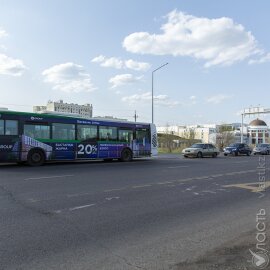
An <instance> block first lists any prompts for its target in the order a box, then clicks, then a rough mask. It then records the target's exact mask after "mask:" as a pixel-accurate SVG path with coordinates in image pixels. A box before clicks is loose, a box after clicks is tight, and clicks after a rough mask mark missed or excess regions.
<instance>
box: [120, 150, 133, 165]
mask: <svg viewBox="0 0 270 270" xmlns="http://www.w3.org/2000/svg"><path fill="white" fill-rule="evenodd" d="M131 160H132V152H131V151H130V150H129V149H124V150H123V151H122V153H121V161H124V162H128V161H131Z"/></svg>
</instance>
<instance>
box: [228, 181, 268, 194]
mask: <svg viewBox="0 0 270 270" xmlns="http://www.w3.org/2000/svg"><path fill="white" fill-rule="evenodd" d="M223 187H226V188H229V187H236V188H242V189H247V190H250V191H251V192H258V193H259V192H262V191H264V190H265V189H267V188H269V187H270V181H265V182H254V183H242V184H232V185H224V186H223Z"/></svg>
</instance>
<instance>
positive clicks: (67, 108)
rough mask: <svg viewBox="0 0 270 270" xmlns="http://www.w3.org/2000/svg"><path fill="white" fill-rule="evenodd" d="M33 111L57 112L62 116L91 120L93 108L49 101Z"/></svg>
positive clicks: (60, 101) (89, 105)
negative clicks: (68, 115) (72, 115)
mask: <svg viewBox="0 0 270 270" xmlns="http://www.w3.org/2000/svg"><path fill="white" fill-rule="evenodd" d="M33 111H34V112H35V113H37V112H58V113H63V114H74V115H80V116H82V117H85V118H92V116H93V106H92V104H85V105H78V104H74V103H64V102H63V100H59V101H51V100H49V101H48V103H47V106H34V107H33Z"/></svg>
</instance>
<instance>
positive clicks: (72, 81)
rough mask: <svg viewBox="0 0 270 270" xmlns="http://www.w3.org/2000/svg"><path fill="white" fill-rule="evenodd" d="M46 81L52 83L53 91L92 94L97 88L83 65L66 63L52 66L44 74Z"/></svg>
mask: <svg viewBox="0 0 270 270" xmlns="http://www.w3.org/2000/svg"><path fill="white" fill-rule="evenodd" d="M42 75H43V76H44V81H45V82H48V83H51V84H52V85H53V89H55V90H61V91H64V92H75V93H78V92H91V91H93V90H95V89H96V88H95V87H94V85H93V84H92V82H91V78H90V75H89V74H88V73H87V72H86V71H85V70H84V68H83V67H82V66H81V65H77V64H74V63H70V62H69V63H64V64H59V65H55V66H52V67H50V68H48V69H46V70H44V71H43V72H42Z"/></svg>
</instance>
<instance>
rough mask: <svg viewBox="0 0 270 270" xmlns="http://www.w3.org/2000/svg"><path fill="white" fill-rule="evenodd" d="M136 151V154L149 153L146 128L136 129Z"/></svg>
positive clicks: (149, 140)
mask: <svg viewBox="0 0 270 270" xmlns="http://www.w3.org/2000/svg"><path fill="white" fill-rule="evenodd" d="M136 152H137V153H136V154H137V155H138V156H144V155H149V154H150V153H151V138H150V130H149V129H148V128H138V129H136Z"/></svg>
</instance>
